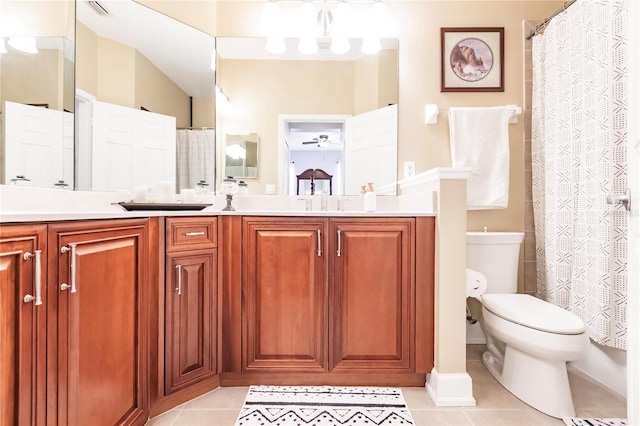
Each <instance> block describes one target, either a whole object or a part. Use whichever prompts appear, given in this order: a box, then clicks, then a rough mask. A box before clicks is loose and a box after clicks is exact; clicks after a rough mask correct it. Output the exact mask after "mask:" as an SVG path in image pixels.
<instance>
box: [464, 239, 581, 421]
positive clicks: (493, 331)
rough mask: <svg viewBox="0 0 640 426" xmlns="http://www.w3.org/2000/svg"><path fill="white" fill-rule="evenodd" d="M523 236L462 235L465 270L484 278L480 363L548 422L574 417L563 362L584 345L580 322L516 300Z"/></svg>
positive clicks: (538, 303) (521, 297)
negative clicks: (549, 418)
mask: <svg viewBox="0 0 640 426" xmlns="http://www.w3.org/2000/svg"><path fill="white" fill-rule="evenodd" d="M523 237H524V233H522V232H467V267H468V268H469V269H471V270H472V271H469V272H468V275H470V274H472V275H475V274H473V271H478V272H480V273H481V274H483V275H484V277H486V286H487V289H486V291H485V293H484V294H483V295H481V296H479V297H478V298H477V299H478V300H479V301H480V302H481V303H482V317H481V318H480V325H481V326H482V331H483V332H484V334H485V337H486V342H487V351H486V352H485V353H484V354H483V355H482V362H483V364H484V365H485V367H487V369H488V370H489V372H490V373H491V374H492V375H493V377H495V378H496V380H498V381H499V382H500V383H501V384H502V385H503V386H504V387H505V388H506V389H507V390H508V391H509V392H511V393H512V394H514V395H515V396H517V397H518V398H520V399H521V400H522V401H524V402H526V403H527V404H529V405H530V406H532V407H533V408H535V409H537V410H539V411H542V412H543V413H545V414H548V415H550V416H553V417H558V418H561V417H562V416H570V417H573V416H575V410H574V408H573V401H572V399H571V390H570V388H569V380H568V377H567V366H566V363H567V361H573V360H576V359H578V358H579V357H580V356H581V355H582V354H583V353H584V352H585V351H586V349H587V347H588V345H589V337H588V336H587V333H586V329H585V325H584V322H583V321H582V320H581V319H580V318H579V317H577V316H576V315H574V314H572V313H570V312H568V311H566V310H564V309H562V308H560V307H558V306H556V305H553V304H551V303H549V302H545V301H543V300H540V299H537V298H535V297H533V296H529V295H525V294H516V291H517V284H518V256H519V254H520V245H521V243H522V240H523Z"/></svg>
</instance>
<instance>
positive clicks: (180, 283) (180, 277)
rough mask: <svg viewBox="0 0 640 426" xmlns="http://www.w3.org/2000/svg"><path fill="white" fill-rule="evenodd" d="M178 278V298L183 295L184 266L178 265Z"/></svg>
mask: <svg viewBox="0 0 640 426" xmlns="http://www.w3.org/2000/svg"><path fill="white" fill-rule="evenodd" d="M176 275H177V276H176V278H177V280H178V287H176V293H178V296H181V295H182V265H176Z"/></svg>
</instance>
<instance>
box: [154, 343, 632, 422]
mask: <svg viewBox="0 0 640 426" xmlns="http://www.w3.org/2000/svg"><path fill="white" fill-rule="evenodd" d="M483 351H484V346H483V345H468V347H467V371H468V372H469V374H470V375H471V378H472V379H473V394H474V397H475V398H476V406H475V407H450V408H443V407H436V406H435V405H434V404H433V402H432V401H431V399H430V398H429V396H428V395H427V392H426V390H425V389H424V388H403V389H402V392H403V394H404V397H405V400H406V402H407V405H408V406H409V409H410V410H411V414H412V416H413V419H414V421H415V423H416V426H428V425H491V426H494V425H509V426H511V425H513V426H516V425H517V426H526V425H530V426H539V425H540V426H542V425H564V423H563V422H562V421H561V420H558V419H555V418H552V417H549V416H547V415H545V414H542V413H540V412H539V411H537V410H534V409H533V408H531V407H529V406H528V405H526V404H525V403H523V402H521V401H520V400H519V399H517V398H516V397H514V396H513V395H511V394H510V393H509V392H507V391H506V390H505V389H504V388H503V387H502V386H501V385H500V384H499V383H498V382H497V381H496V380H495V379H494V378H493V377H492V376H491V374H489V372H488V371H487V370H486V369H485V368H484V366H483V365H482V361H480V356H481V354H482V352H483ZM569 382H570V384H571V391H572V393H573V401H574V405H575V408H576V412H577V416H579V417H620V418H624V417H626V401H625V400H624V398H622V397H620V396H619V395H617V394H615V393H613V392H611V391H610V390H608V389H606V388H604V387H602V386H600V385H599V384H597V383H596V382H594V381H593V380H592V379H590V378H589V377H587V376H585V375H583V374H582V373H580V372H578V371H576V370H575V369H572V368H570V369H569ZM247 389H248V387H231V388H219V389H216V390H214V391H212V392H209V393H207V394H205V395H203V396H201V397H199V398H196V399H194V400H191V401H189V402H186V403H184V404H182V405H181V406H179V407H176V408H174V409H173V410H171V411H168V412H166V413H164V414H162V415H160V416H158V417H156V418H154V419H151V420H150V421H149V422H148V423H147V426H200V425H206V426H233V425H234V423H235V420H236V417H237V416H238V413H239V412H240V408H241V407H242V404H243V402H244V398H245V395H246V393H247Z"/></svg>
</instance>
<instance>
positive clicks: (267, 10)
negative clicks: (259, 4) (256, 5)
mask: <svg viewBox="0 0 640 426" xmlns="http://www.w3.org/2000/svg"><path fill="white" fill-rule="evenodd" d="M279 20H280V11H279V10H278V5H277V4H276V2H275V1H273V0H268V1H267V2H266V3H265V5H264V9H262V17H261V18H260V30H261V31H262V32H263V33H264V34H266V35H268V36H269V35H271V34H272V33H273V31H274V30H276V29H277V28H278V21H279Z"/></svg>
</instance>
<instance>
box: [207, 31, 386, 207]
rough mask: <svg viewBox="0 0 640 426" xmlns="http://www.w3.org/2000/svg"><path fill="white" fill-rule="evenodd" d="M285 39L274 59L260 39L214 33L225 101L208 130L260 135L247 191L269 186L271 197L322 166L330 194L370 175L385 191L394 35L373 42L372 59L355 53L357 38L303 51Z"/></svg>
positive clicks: (349, 189) (353, 189)
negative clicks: (336, 49) (345, 45)
mask: <svg viewBox="0 0 640 426" xmlns="http://www.w3.org/2000/svg"><path fill="white" fill-rule="evenodd" d="M285 43H286V44H287V52H290V53H285V54H280V55H277V54H270V53H268V52H267V51H266V49H265V44H266V40H265V39H261V38H243V37H218V38H217V53H218V65H217V75H216V83H217V85H218V86H219V88H220V90H221V91H222V94H223V96H224V99H225V101H227V100H228V103H225V105H220V106H219V108H218V111H217V125H216V129H217V132H218V136H219V137H223V136H224V135H226V134H247V133H257V134H259V135H260V157H259V164H258V167H259V170H260V174H259V176H258V178H257V179H255V180H250V181H248V182H247V183H248V184H249V186H250V187H251V186H253V187H252V188H251V192H252V193H256V194H264V193H265V192H266V188H267V187H269V186H271V185H276V187H277V193H279V194H289V195H295V194H296V175H298V174H300V173H302V172H303V171H304V170H307V169H322V170H324V171H325V172H327V174H329V175H332V176H333V185H332V186H333V189H334V190H333V194H334V195H341V194H348V195H351V194H358V193H360V188H361V186H362V185H364V184H366V183H367V182H370V181H372V182H374V184H375V186H376V189H377V190H378V191H379V192H380V193H385V194H395V193H396V185H395V182H396V180H397V104H398V41H397V40H395V39H385V40H383V43H382V45H383V48H382V50H381V51H380V52H379V53H378V54H375V55H363V54H361V53H360V46H359V41H358V40H351V45H352V49H351V52H350V53H347V54H344V55H334V54H332V53H331V52H330V51H329V49H328V45H327V46H324V45H323V44H322V43H321V46H320V47H321V48H320V50H319V51H318V52H317V53H316V54H313V55H303V54H301V53H298V52H297V40H295V39H285ZM219 158H220V160H221V161H224V158H225V157H224V156H222V155H220V156H219ZM219 170H221V172H220V173H222V170H224V168H222V167H220V168H219ZM219 177H221V176H219Z"/></svg>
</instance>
